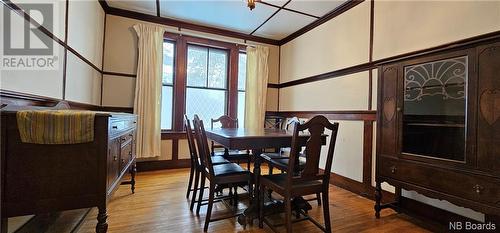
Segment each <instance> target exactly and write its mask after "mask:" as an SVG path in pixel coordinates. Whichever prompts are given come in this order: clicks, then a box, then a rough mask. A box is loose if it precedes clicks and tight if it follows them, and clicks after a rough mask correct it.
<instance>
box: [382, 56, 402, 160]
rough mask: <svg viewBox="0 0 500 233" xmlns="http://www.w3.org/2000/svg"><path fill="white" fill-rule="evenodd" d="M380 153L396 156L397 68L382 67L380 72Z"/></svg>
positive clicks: (394, 66)
mask: <svg viewBox="0 0 500 233" xmlns="http://www.w3.org/2000/svg"><path fill="white" fill-rule="evenodd" d="M379 79H380V80H379V83H381V89H380V91H381V93H380V100H379V103H380V104H379V108H380V123H379V124H380V144H379V146H380V153H382V154H384V155H387V156H396V155H397V151H396V145H397V144H396V142H397V120H396V118H397V111H396V109H397V94H396V92H397V84H398V66H397V65H392V66H384V67H382V72H380V78H379Z"/></svg>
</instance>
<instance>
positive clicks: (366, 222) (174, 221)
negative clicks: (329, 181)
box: [78, 169, 428, 233]
mask: <svg viewBox="0 0 500 233" xmlns="http://www.w3.org/2000/svg"><path fill="white" fill-rule="evenodd" d="M188 176H189V170H188V169H174V170H164V171H155V172H142V173H139V174H138V176H137V186H136V193H135V194H131V192H130V189H129V186H121V187H120V188H119V189H118V190H117V192H116V193H115V195H114V197H113V199H112V200H111V202H110V203H109V205H108V215H109V217H108V224H109V230H108V232H113V233H114V232H120V233H128V232H139V233H150V232H151V233H156V232H162V233H163V232H179V233H180V232H202V231H203V230H202V229H203V223H204V219H205V211H206V207H202V209H201V211H200V216H196V214H193V213H192V212H191V211H190V210H189V205H188V200H187V199H186V198H185V190H186V183H187V180H188ZM311 204H312V206H313V209H312V210H311V211H310V214H311V216H313V217H315V218H316V219H318V220H319V221H320V222H321V223H323V219H322V209H321V207H318V206H317V204H316V203H313V202H311ZM224 210H225V207H224V205H223V204H221V203H218V204H216V205H215V206H214V211H218V212H221V211H224ZM96 216H97V209H96V208H94V209H92V211H91V212H90V214H89V215H88V216H87V218H86V219H85V220H84V222H83V224H82V226H81V228H80V229H79V231H78V232H79V233H87V232H89V233H90V232H95V225H96V223H97V220H95V219H96ZM330 216H331V222H332V228H333V231H334V232H395V233H399V232H428V231H427V230H426V229H424V228H422V227H421V226H423V225H424V223H422V222H420V221H419V220H417V219H414V218H411V217H409V216H407V215H404V214H397V213H395V212H394V211H392V210H383V211H382V213H381V218H380V219H375V217H374V212H373V201H371V200H369V199H366V198H363V197H360V196H358V195H356V194H354V193H351V192H349V191H346V190H343V189H341V188H338V187H335V186H332V185H330ZM293 229H294V232H320V231H319V229H318V228H316V226H314V225H313V224H312V223H310V222H308V221H303V222H300V223H296V224H293ZM280 230H284V229H283V228H280ZM209 232H272V231H271V229H269V228H268V227H267V226H265V227H264V229H259V228H258V224H257V221H256V222H255V224H254V225H253V226H248V227H247V229H243V227H242V226H240V225H239V224H238V223H237V222H236V218H231V219H226V220H221V221H217V222H212V223H210V227H209Z"/></svg>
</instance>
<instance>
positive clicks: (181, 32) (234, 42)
mask: <svg viewBox="0 0 500 233" xmlns="http://www.w3.org/2000/svg"><path fill="white" fill-rule="evenodd" d="M165 31H166V32H172V33H177V34H180V35H186V36H194V37H200V38H203V39H210V40H218V41H222V42H226V43H232V44H237V45H244V46H250V47H252V48H255V45H253V44H248V43H246V40H244V41H245V42H244V43H241V42H236V41H232V40H225V39H222V38H214V37H210V36H205V35H200V34H197V33H193V32H184V31H182V30H181V28H179V29H177V30H174V29H170V28H165Z"/></svg>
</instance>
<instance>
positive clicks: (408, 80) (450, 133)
mask: <svg viewBox="0 0 500 233" xmlns="http://www.w3.org/2000/svg"><path fill="white" fill-rule="evenodd" d="M467 64H468V60H467V57H466V56H464V57H457V58H450V59H445V60H439V61H433V62H428V63H422V64H417V65H411V66H406V67H405V68H404V111H403V152H404V153H408V154H414V155H421V156H428V157H434V158H440V159H448V160H458V161H464V159H465V129H466V127H465V122H466V117H465V112H466V111H465V110H466V96H467V95H466V86H467V73H468V71H467Z"/></svg>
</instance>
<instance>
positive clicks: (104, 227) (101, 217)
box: [95, 206, 108, 233]
mask: <svg viewBox="0 0 500 233" xmlns="http://www.w3.org/2000/svg"><path fill="white" fill-rule="evenodd" d="M107 219H108V214H107V211H106V207H105V206H104V207H99V213H98V214H97V226H96V227H95V232H96V233H106V232H107V231H108V223H107V221H106V220H107Z"/></svg>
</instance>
